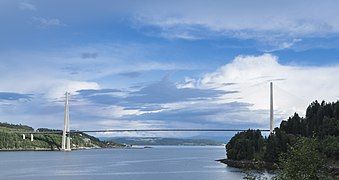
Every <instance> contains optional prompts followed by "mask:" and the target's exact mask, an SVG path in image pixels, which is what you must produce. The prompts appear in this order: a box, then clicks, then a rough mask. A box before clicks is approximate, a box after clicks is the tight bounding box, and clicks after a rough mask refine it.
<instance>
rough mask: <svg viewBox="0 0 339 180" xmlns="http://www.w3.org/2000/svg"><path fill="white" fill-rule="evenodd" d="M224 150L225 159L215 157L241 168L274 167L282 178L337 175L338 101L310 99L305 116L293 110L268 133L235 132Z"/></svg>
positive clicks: (338, 148) (338, 157)
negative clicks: (225, 153)
mask: <svg viewBox="0 0 339 180" xmlns="http://www.w3.org/2000/svg"><path fill="white" fill-rule="evenodd" d="M226 152H227V159H221V160H218V161H220V162H223V163H225V164H227V165H228V166H232V167H236V168H242V169H266V170H277V171H278V172H279V174H280V176H279V177H283V178H282V179H284V177H285V179H291V178H292V179H293V178H296V179H298V178H301V176H303V175H307V176H310V178H311V179H312V178H313V179H322V177H336V178H338V177H339V101H337V102H333V103H326V102H324V101H323V102H321V103H319V102H318V101H315V102H313V103H311V104H310V105H309V106H308V108H307V110H306V117H300V116H299V115H298V114H297V113H295V114H294V115H293V116H292V117H290V118H288V120H286V121H282V122H281V124H280V127H277V128H275V129H274V133H273V134H270V135H269V136H268V137H263V136H262V134H261V132H260V131H259V130H248V131H245V132H240V133H237V134H236V135H235V136H234V137H232V139H231V140H230V141H229V142H228V143H227V145H226ZM306 179H307V178H306Z"/></svg>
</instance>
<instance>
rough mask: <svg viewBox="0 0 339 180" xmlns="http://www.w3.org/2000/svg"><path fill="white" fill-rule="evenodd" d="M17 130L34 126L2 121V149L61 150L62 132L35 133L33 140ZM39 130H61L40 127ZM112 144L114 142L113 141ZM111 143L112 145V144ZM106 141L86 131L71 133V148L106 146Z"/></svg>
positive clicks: (0, 130) (26, 129) (0, 146)
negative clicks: (24, 137) (23, 136)
mask: <svg viewBox="0 0 339 180" xmlns="http://www.w3.org/2000/svg"><path fill="white" fill-rule="evenodd" d="M13 131H15V132H23V133H24V132H32V131H34V129H33V128H31V127H29V126H25V125H14V124H8V123H0V150H59V149H60V148H61V134H34V140H33V141H31V139H30V137H29V134H26V136H27V138H26V139H23V138H22V134H20V133H13ZM37 131H38V132H43V131H60V130H49V129H46V128H40V129H38V130H37ZM111 144H112V143H111ZM111 144H110V146H112V145H111ZM106 146H107V145H106V143H104V142H102V141H100V140H99V139H97V138H95V137H93V136H90V135H88V134H85V133H74V134H71V148H85V147H106Z"/></svg>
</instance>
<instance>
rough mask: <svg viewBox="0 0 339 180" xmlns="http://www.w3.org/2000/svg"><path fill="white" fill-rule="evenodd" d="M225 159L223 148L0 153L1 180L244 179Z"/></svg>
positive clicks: (163, 147) (176, 147) (173, 147)
mask: <svg viewBox="0 0 339 180" xmlns="http://www.w3.org/2000/svg"><path fill="white" fill-rule="evenodd" d="M224 157H225V149H224V147H222V146H219V147H178V146H172V147H168V146H161V147H158V146H157V147H154V148H147V149H96V150H82V151H72V152H68V153H67V152H34V151H32V152H0V179H14V180H17V179H25V180H30V179H34V180H36V179H62V180H64V179H65V180H67V179H79V180H80V179H81V180H87V179H104V180H106V179H110V180H111V179H126V180H130V179H133V180H134V179H136V180H139V179H140V180H167V179H170V180H178V179H192V180H193V179H194V180H196V179H206V180H212V179H213V180H217V179H231V180H232V179H242V177H243V176H244V173H242V172H241V171H239V170H238V169H235V168H230V167H227V166H226V165H224V164H221V163H218V162H216V161H214V160H216V159H221V158H224Z"/></svg>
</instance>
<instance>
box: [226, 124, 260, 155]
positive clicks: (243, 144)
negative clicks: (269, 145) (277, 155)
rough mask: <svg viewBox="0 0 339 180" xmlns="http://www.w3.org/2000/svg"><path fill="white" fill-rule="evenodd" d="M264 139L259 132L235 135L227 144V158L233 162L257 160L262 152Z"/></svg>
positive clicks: (251, 131)
mask: <svg viewBox="0 0 339 180" xmlns="http://www.w3.org/2000/svg"><path fill="white" fill-rule="evenodd" d="M264 143H265V141H264V138H263V137H262V135H261V132H260V131H259V130H247V131H245V132H240V133H237V134H236V135H235V136H234V137H232V139H231V140H230V141H229V142H228V143H227V145H226V149H227V157H228V158H229V159H233V160H258V159H261V158H262V157H261V156H262V154H263V152H264V149H263V148H264Z"/></svg>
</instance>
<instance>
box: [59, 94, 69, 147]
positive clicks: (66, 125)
mask: <svg viewBox="0 0 339 180" xmlns="http://www.w3.org/2000/svg"><path fill="white" fill-rule="evenodd" d="M65 96H66V99H65V116H64V130H63V131H62V142H61V150H62V151H71V139H70V130H69V107H68V96H69V93H68V92H66V93H65Z"/></svg>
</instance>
